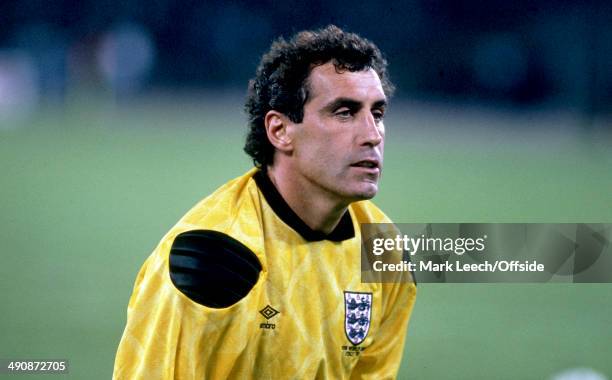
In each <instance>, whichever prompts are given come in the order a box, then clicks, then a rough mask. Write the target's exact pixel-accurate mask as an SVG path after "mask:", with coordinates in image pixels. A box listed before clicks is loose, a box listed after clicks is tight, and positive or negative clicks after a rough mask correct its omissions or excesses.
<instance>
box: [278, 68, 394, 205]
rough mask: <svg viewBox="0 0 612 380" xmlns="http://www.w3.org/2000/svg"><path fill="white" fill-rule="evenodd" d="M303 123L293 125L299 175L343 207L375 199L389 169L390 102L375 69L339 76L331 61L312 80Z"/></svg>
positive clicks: (295, 156)
mask: <svg viewBox="0 0 612 380" xmlns="http://www.w3.org/2000/svg"><path fill="white" fill-rule="evenodd" d="M308 85H309V99H308V101H307V103H306V104H305V105H304V118H303V120H302V123H299V124H292V125H289V126H288V132H289V133H290V134H291V137H292V142H293V155H292V157H293V161H294V170H295V172H294V174H296V175H297V176H298V177H299V178H298V180H301V181H302V183H303V184H304V185H306V186H313V187H314V188H317V189H318V190H320V191H323V192H325V193H326V194H327V195H329V196H331V197H332V198H337V200H339V201H340V202H347V203H350V202H354V201H358V200H363V199H369V198H372V197H373V196H374V195H376V192H377V191H378V180H379V179H380V175H381V171H382V164H383V147H384V137H385V127H384V125H383V117H384V113H385V107H386V97H385V93H384V91H383V89H382V84H381V82H380V78H379V77H378V74H376V72H375V71H374V70H372V69H367V70H363V71H358V72H350V71H348V70H346V71H342V72H340V73H339V72H337V71H336V68H335V67H334V65H333V64H332V63H331V62H329V63H326V64H324V65H320V66H317V67H315V68H314V69H313V70H312V71H311V73H310V75H309V77H308Z"/></svg>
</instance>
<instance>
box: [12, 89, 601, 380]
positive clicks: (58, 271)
mask: <svg viewBox="0 0 612 380" xmlns="http://www.w3.org/2000/svg"><path fill="white" fill-rule="evenodd" d="M392 111H393V112H392V116H390V118H389V120H388V123H387V126H388V131H387V135H388V136H387V147H386V163H385V173H384V178H383V183H382V191H381V193H380V194H379V196H378V197H377V199H376V202H377V204H378V205H379V206H381V207H382V208H383V210H385V211H386V212H387V213H388V214H389V215H390V216H391V217H392V218H393V219H394V220H395V221H398V222H470V221H478V222H583V221H584V222H612V171H611V170H610V167H611V163H612V152H611V151H610V150H609V149H607V148H605V149H603V150H602V149H593V148H592V147H593V145H592V143H596V142H593V141H590V140H589V139H586V140H585V139H570V140H569V142H568V141H565V142H563V143H558V144H546V143H544V142H541V143H540V142H537V141H536V142H535V143H534V144H531V145H530V144H527V145H525V144H522V143H520V141H518V142H517V141H506V140H505V137H504V136H503V135H502V136H501V137H500V136H498V135H495V134H491V135H488V134H486V133H485V136H484V138H481V139H478V140H473V139H469V138H466V139H461V138H455V137H453V138H445V137H444V136H445V132H444V129H443V128H442V127H441V126H436V125H432V126H421V127H426V129H427V128H430V130H431V131H434V132H436V131H437V133H438V134H437V135H436V134H435V133H434V134H432V135H430V136H429V137H423V135H422V134H420V132H419V131H418V128H417V131H416V132H415V128H413V125H411V121H410V120H411V119H410V114H409V110H408V109H405V108H403V107H395V108H393V110H392ZM412 122H414V121H412ZM448 123H449V124H452V123H453V120H448ZM243 126H244V118H243V116H242V114H241V113H240V100H235V99H233V98H231V99H225V98H215V99H204V100H202V99H198V100H196V101H192V102H167V101H164V100H160V101H152V102H144V103H138V104H134V105H132V106H131V107H120V108H118V107H112V106H108V105H107V106H100V105H98V104H95V103H93V104H87V103H83V104H79V105H76V106H74V107H72V108H69V109H68V110H67V111H66V112H65V113H54V112H49V113H47V114H42V115H41V116H40V117H38V118H36V119H34V120H32V121H31V122H30V123H29V124H28V125H26V126H24V127H22V128H20V129H15V130H4V131H2V130H0V167H1V168H2V175H3V179H2V186H1V187H0V210H1V213H0V226H1V228H0V242H1V243H2V266H0V289H2V290H1V292H0V302H1V304H2V316H1V317H0V336H1V337H2V340H1V344H0V357H1V358H22V357H23V358H64V359H69V361H70V366H71V368H70V373H69V375H67V376H66V377H67V378H74V379H82V378H87V379H106V378H110V376H111V373H112V366H113V360H114V354H115V350H116V347H117V344H118V342H119V339H120V336H121V333H122V330H123V326H124V323H125V318H126V306H127V301H128V297H129V295H130V293H131V288H132V285H133V281H134V279H135V276H136V273H137V271H138V269H139V267H140V265H141V264H142V262H143V261H144V259H145V258H146V257H147V256H148V255H149V253H150V251H151V250H152V249H153V248H154V246H155V245H156V244H157V242H158V241H159V239H160V238H161V237H162V235H163V234H164V233H165V232H166V231H167V230H168V229H169V228H170V227H171V226H172V225H173V224H174V223H175V222H176V221H177V220H178V218H180V217H181V216H182V215H183V214H184V212H185V211H186V210H188V209H189V208H190V207H191V206H192V205H193V204H194V203H195V202H197V201H198V200H199V199H201V198H202V197H204V196H206V195H207V194H209V193H210V192H211V191H213V190H214V189H215V188H217V187H218V186H220V185H221V184H223V183H224V182H226V181H227V180H229V179H231V178H234V177H236V176H238V175H240V174H242V173H243V172H244V171H246V170H247V169H248V168H249V167H250V162H249V160H248V159H247V157H246V155H245V154H244V153H242V141H243V137H244V133H245V132H244V127H243ZM491 128H492V129H494V128H495V126H492V127H491ZM481 131H482V130H481ZM469 133H470V131H469V130H468V131H465V134H467V135H468V136H469ZM525 133H527V134H529V132H528V131H525ZM551 133H552V132H551ZM453 136H456V135H453ZM543 141H545V140H543ZM597 146H599V145H597ZM611 326H612V286H610V285H607V284H591V285H573V284H531V285H527V284H507V285H506V284H493V285H492V284H459V285H457V284H447V285H440V284H438V285H433V284H420V285H419V297H418V299H417V304H416V307H415V310H414V313H413V318H412V321H411V328H410V331H409V337H408V340H407V350H406V352H405V357H404V360H403V362H402V368H401V372H400V378H414V379H456V378H470V379H489V378H496V379H506V378H507V379H510V378H512V379H516V378H519V379H545V378H548V377H550V375H551V374H553V373H555V372H558V371H560V370H562V369H565V368H569V367H577V366H581V367H584V366H586V367H592V368H595V369H597V370H598V371H601V372H603V373H605V374H607V375H608V376H611V375H612V364H611V363H610V361H609V358H610V357H611V356H612V346H611V345H610V342H612V328H611ZM33 377H34V376H25V378H33Z"/></svg>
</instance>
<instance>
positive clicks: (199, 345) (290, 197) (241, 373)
mask: <svg viewBox="0 0 612 380" xmlns="http://www.w3.org/2000/svg"><path fill="white" fill-rule="evenodd" d="M391 92H392V85H391V83H390V82H389V79H388V75H387V70H386V61H385V60H384V59H383V57H382V55H381V53H380V51H379V49H378V48H377V47H376V46H375V45H374V44H373V43H371V42H370V41H368V40H366V39H363V38H361V37H359V36H358V35H356V34H352V33H347V32H344V31H342V30H341V29H339V28H337V27H335V26H328V27H326V28H324V29H320V30H316V31H303V32H300V33H298V34H296V35H295V36H293V38H291V39H290V40H284V39H282V38H281V39H278V40H276V41H275V42H274V43H273V44H272V46H271V48H270V50H269V51H268V52H267V53H266V54H264V55H263V57H262V59H261V62H260V65H259V67H258V69H257V72H256V75H255V77H254V78H253V79H252V80H251V82H250V83H249V93H248V98H247V101H246V111H247V113H248V117H249V132H248V136H247V139H246V145H245V151H246V152H247V153H248V154H249V155H250V156H251V157H252V159H253V162H254V165H255V167H254V168H253V169H251V170H249V171H248V172H247V173H246V174H244V175H242V176H241V177H238V178H236V179H234V180H232V181H230V182H228V183H226V184H225V185H223V186H222V187H221V188H219V189H218V190H217V191H215V192H214V193H213V194H211V195H210V196H208V197H207V198H205V199H204V200H202V201H201V202H200V203H198V204H197V205H196V206H195V207H194V208H193V209H192V210H191V211H189V212H188V213H187V214H186V215H185V216H184V217H183V218H182V219H181V220H180V221H179V222H178V223H177V224H176V226H175V227H173V228H172V229H171V230H170V232H168V233H167V234H166V236H164V238H163V239H162V240H161V242H160V243H159V245H158V246H157V248H156V249H155V251H154V252H153V253H152V254H151V256H149V258H148V259H147V260H146V261H145V263H144V265H143V266H142V268H141V270H140V272H139V274H138V277H137V279H136V283H135V285H134V290H133V294H132V296H131V298H130V301H129V306H128V318H127V325H126V327H125V331H124V333H123V337H122V339H121V343H120V344H119V349H118V352H117V356H116V360H115V367H114V375H113V377H114V378H115V379H172V378H179V379H249V378H263V379H313V378H327V379H348V378H368V379H389V378H394V377H395V376H396V374H397V370H398V367H399V364H400V360H401V357H402V351H403V347H404V340H405V336H406V329H407V325H408V320H409V317H410V313H411V310H412V307H413V305H414V301H415V296H416V287H415V284H414V282H413V281H412V280H411V278H410V277H409V276H410V274H409V273H406V274H403V275H404V276H408V277H407V278H405V279H404V281H398V282H396V283H362V282H361V281H360V274H361V272H360V249H361V240H360V230H359V226H360V224H361V223H389V222H390V221H389V219H388V218H387V217H386V216H385V214H384V213H383V212H382V211H380V210H379V209H378V208H377V207H376V206H374V204H373V203H371V202H370V201H369V199H370V198H372V197H374V195H375V194H376V193H377V191H378V182H379V179H380V175H381V171H382V168H383V147H384V137H385V128H384V117H385V111H386V108H387V102H388V98H389V96H390V95H391Z"/></svg>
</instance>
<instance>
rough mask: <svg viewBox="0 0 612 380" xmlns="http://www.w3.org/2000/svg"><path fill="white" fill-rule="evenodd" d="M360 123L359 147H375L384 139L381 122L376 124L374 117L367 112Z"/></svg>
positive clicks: (383, 129) (383, 128)
mask: <svg viewBox="0 0 612 380" xmlns="http://www.w3.org/2000/svg"><path fill="white" fill-rule="evenodd" d="M363 119H364V120H363V121H362V123H361V128H360V129H361V134H360V140H361V141H360V145H369V146H372V147H374V146H377V145H379V144H380V143H382V142H383V139H384V138H385V127H384V125H383V123H382V122H378V123H377V122H376V120H375V119H374V115H372V114H371V113H370V112H368V113H367V114H366V115H365V116H364V118H363Z"/></svg>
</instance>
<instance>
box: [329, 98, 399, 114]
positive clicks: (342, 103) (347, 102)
mask: <svg viewBox="0 0 612 380" xmlns="http://www.w3.org/2000/svg"><path fill="white" fill-rule="evenodd" d="M386 106H387V100H386V99H380V100H377V101H376V102H374V104H373V105H372V108H383V107H386ZM341 107H348V108H351V109H357V110H358V109H361V108H362V107H363V103H362V102H360V101H358V100H355V99H351V98H337V99H334V100H332V101H331V102H329V103H327V104H326V105H325V106H324V107H323V108H322V111H323V112H333V111H335V110H337V109H338V108H341Z"/></svg>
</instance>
